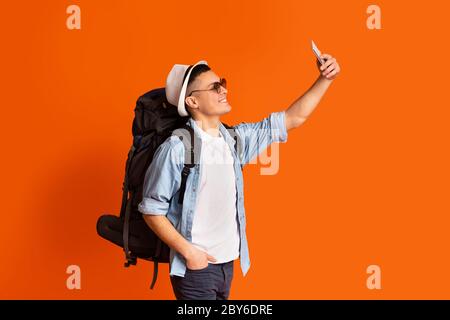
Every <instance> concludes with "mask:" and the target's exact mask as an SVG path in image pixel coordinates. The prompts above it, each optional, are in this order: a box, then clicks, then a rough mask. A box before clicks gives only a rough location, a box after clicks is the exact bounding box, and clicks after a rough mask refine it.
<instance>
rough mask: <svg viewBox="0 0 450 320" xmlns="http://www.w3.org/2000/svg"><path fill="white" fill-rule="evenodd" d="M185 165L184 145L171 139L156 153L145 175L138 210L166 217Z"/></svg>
mask: <svg viewBox="0 0 450 320" xmlns="http://www.w3.org/2000/svg"><path fill="white" fill-rule="evenodd" d="M183 163H184V147H183V143H182V142H181V141H180V140H179V139H178V138H177V137H170V138H169V139H168V140H166V141H165V142H164V143H162V144H161V145H160V146H159V147H158V148H157V149H156V151H155V154H154V156H153V160H152V162H151V164H150V165H149V167H148V169H147V172H146V173H145V178H144V186H143V198H142V201H141V203H139V205H138V210H139V211H140V212H141V213H143V214H148V215H166V214H167V212H168V209H169V205H170V200H171V199H172V197H173V195H174V194H175V193H176V192H177V191H178V189H179V188H180V184H181V171H182V170H183Z"/></svg>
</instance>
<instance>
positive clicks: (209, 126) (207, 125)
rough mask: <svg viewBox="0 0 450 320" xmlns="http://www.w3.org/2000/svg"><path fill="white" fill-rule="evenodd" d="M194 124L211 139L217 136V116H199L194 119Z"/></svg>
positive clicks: (218, 125) (218, 124)
mask: <svg viewBox="0 0 450 320" xmlns="http://www.w3.org/2000/svg"><path fill="white" fill-rule="evenodd" d="M194 121H195V123H196V124H197V125H198V126H199V127H200V128H201V129H202V130H203V131H205V132H206V133H208V134H209V135H211V136H213V137H218V136H219V132H220V131H219V127H220V119H219V117H218V116H213V117H207V116H204V115H201V116H199V117H196V118H195V119H194Z"/></svg>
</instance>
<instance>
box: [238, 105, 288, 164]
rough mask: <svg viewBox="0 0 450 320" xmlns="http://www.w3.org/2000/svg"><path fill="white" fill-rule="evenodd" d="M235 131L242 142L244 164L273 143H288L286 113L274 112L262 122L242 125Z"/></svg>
mask: <svg viewBox="0 0 450 320" xmlns="http://www.w3.org/2000/svg"><path fill="white" fill-rule="evenodd" d="M235 129H236V131H237V133H238V134H239V136H240V137H241V141H242V150H243V151H242V162H243V163H242V164H243V165H245V164H247V163H249V162H250V160H252V159H253V158H254V157H255V156H257V155H258V154H260V153H261V152H262V151H264V150H265V149H266V148H267V147H268V146H269V145H270V144H272V143H273V142H286V141H287V137H288V133H287V129H286V122H285V112H284V111H281V112H273V113H271V114H270V115H269V116H268V117H267V118H264V119H263V120H262V121H260V122H254V123H240V124H238V125H236V126H235Z"/></svg>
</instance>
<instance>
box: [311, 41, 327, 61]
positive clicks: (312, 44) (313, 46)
mask: <svg viewBox="0 0 450 320" xmlns="http://www.w3.org/2000/svg"><path fill="white" fill-rule="evenodd" d="M311 48H312V51H313V52H314V54H315V55H316V57H317V60H319V62H320V64H324V63H325V60H323V59H322V58H321V57H320V55H321V53H320V50H319V49H318V48H317V46H316V44H315V43H314V41H312V40H311Z"/></svg>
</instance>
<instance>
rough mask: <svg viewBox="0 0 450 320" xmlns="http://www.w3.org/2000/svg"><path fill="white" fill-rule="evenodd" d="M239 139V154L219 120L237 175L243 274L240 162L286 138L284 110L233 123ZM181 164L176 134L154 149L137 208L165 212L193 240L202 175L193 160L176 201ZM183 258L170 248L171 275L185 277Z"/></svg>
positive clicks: (245, 249) (181, 148)
mask: <svg viewBox="0 0 450 320" xmlns="http://www.w3.org/2000/svg"><path fill="white" fill-rule="evenodd" d="M187 124H188V125H190V126H191V127H192V128H194V133H195V134H196V135H197V136H198V137H199V138H200V137H201V136H200V134H199V131H198V130H199V128H198V126H197V124H196V123H195V121H194V120H193V119H192V118H191V119H189V120H188V123H187ZM234 128H235V130H236V133H237V134H238V135H239V137H240V138H241V139H240V140H241V141H242V145H241V148H239V149H240V150H241V151H240V152H239V153H240V154H239V155H238V154H237V153H236V150H235V146H234V144H235V143H236V141H235V140H234V139H233V138H232V137H231V135H230V134H229V132H228V131H227V129H226V128H225V127H224V126H223V125H222V124H221V125H220V132H221V133H222V136H223V137H224V138H225V141H226V142H227V143H228V145H229V147H230V149H231V153H232V155H233V158H234V164H233V165H234V171H235V177H236V211H237V216H238V224H239V231H240V264H241V270H242V273H243V275H244V276H245V275H246V274H247V271H248V270H249V268H250V256H249V250H248V243H247V236H246V233H245V227H246V220H245V209H244V184H243V175H242V171H241V165H242V166H244V165H245V164H247V163H249V162H250V161H251V160H252V159H253V158H254V157H256V156H257V155H258V154H259V153H261V152H262V151H263V150H265V148H267V147H268V146H269V145H270V144H271V143H272V142H286V141H287V130H286V123H285V112H284V111H283V112H274V113H271V114H270V115H269V116H268V117H267V118H264V119H263V120H262V121H260V122H255V123H245V122H244V123H240V124H238V125H236V126H234ZM183 166H184V146H183V142H182V141H181V140H180V139H179V137H177V136H171V137H169V138H168V139H167V140H166V141H165V142H164V143H162V144H161V145H160V146H159V147H158V149H157V150H156V152H155V155H154V157H153V161H152V162H151V164H150V166H149V167H148V169H147V172H146V174H145V180H144V188H143V199H142V202H141V203H140V204H139V206H138V209H139V211H140V212H141V213H143V214H149V215H165V216H166V217H167V218H168V219H169V221H170V222H171V223H172V225H173V226H174V227H175V229H176V230H177V231H178V232H179V233H180V234H181V235H182V236H183V237H184V238H185V239H186V240H188V241H190V242H192V234H191V232H192V222H193V218H194V213H195V204H196V199H197V194H198V190H199V189H198V186H199V182H200V177H201V166H200V165H199V164H196V165H195V166H194V167H193V168H192V169H191V171H190V174H189V176H188V179H187V181H186V191H185V195H184V200H183V201H184V202H183V204H182V205H180V204H178V198H179V194H180V192H179V189H180V185H181V171H182V170H183ZM185 272H186V261H185V259H184V257H183V256H182V255H181V254H179V253H178V252H176V251H175V250H173V249H171V250H170V275H171V276H173V275H177V276H182V277H184V274H185Z"/></svg>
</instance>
